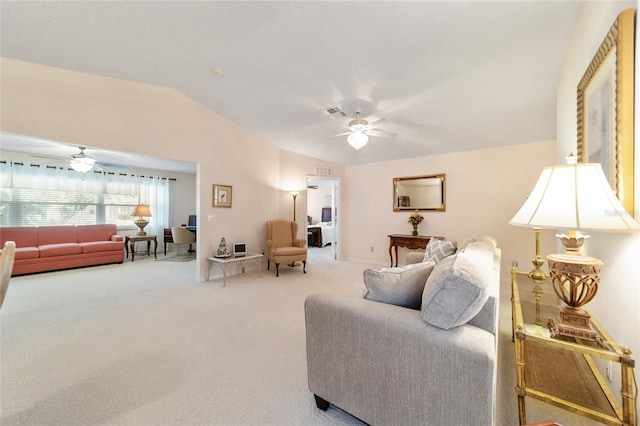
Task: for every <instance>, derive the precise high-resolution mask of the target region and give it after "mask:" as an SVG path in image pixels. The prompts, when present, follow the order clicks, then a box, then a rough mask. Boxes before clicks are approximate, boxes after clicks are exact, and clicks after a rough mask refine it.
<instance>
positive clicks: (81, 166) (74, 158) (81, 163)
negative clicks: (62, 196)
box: [31, 146, 126, 173]
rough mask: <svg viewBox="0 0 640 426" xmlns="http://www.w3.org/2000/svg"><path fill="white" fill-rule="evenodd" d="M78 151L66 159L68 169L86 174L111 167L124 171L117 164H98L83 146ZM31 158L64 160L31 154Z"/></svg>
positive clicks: (123, 167) (124, 167)
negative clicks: (86, 152) (85, 151)
mask: <svg viewBox="0 0 640 426" xmlns="http://www.w3.org/2000/svg"><path fill="white" fill-rule="evenodd" d="M78 149H79V150H80V152H79V153H77V154H72V155H71V156H70V157H69V158H68V159H66V162H67V163H68V164H69V167H71V168H72V169H73V170H75V171H77V172H80V173H87V172H89V171H91V170H97V171H101V170H102V169H101V167H111V168H117V169H126V166H120V165H117V164H105V163H98V162H97V161H96V160H95V159H94V158H93V157H91V156H89V155H87V154H85V153H84V150H85V149H87V148H85V147H84V146H79V147H78ZM31 156H32V157H40V158H51V159H56V160H65V159H64V158H62V157H51V156H46V155H35V154H32V155H31Z"/></svg>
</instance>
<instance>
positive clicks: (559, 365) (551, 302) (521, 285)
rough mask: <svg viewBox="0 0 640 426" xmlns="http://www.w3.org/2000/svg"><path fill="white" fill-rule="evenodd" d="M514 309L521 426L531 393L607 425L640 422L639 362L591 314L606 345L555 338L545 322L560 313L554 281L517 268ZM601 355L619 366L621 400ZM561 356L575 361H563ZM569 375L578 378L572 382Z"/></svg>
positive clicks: (633, 425)
mask: <svg viewBox="0 0 640 426" xmlns="http://www.w3.org/2000/svg"><path fill="white" fill-rule="evenodd" d="M511 307H512V321H513V323H512V326H513V340H514V347H515V361H516V393H517V398H518V415H519V421H520V424H521V425H524V424H526V423H527V418H526V406H525V397H532V398H535V399H538V400H540V401H543V402H546V403H549V404H552V405H555V406H557V407H560V408H563V409H565V410H568V411H571V412H574V413H576V414H579V415H581V416H584V417H587V418H590V419H593V420H596V421H599V422H601V423H604V424H607V425H629V426H638V418H637V408H636V398H637V385H636V383H635V376H634V368H635V360H634V359H633V358H632V357H631V351H630V350H629V349H628V348H624V347H622V346H620V345H619V344H618V343H617V342H616V341H615V340H614V339H613V337H612V336H611V335H610V334H609V333H608V332H607V331H606V330H605V329H604V327H603V326H602V325H601V324H600V323H599V322H598V321H597V319H596V318H594V316H593V315H591V327H592V328H593V329H594V331H595V332H596V333H597V334H598V336H599V337H600V338H601V339H602V341H603V342H604V348H602V347H600V346H598V345H597V344H596V342H592V341H586V340H581V339H579V338H572V337H564V336H563V337H560V338H553V337H551V333H550V331H549V329H548V327H547V321H548V320H549V318H550V317H557V316H558V315H559V311H560V306H559V305H558V299H557V296H556V294H555V292H554V290H553V288H552V287H551V283H550V282H549V281H548V280H547V281H544V282H540V281H533V280H531V279H530V278H529V277H528V276H527V273H526V272H518V271H516V268H515V267H514V268H512V270H511ZM554 356H556V358H554ZM598 359H600V360H603V361H604V362H615V363H619V364H620V373H621V389H620V400H621V402H622V404H620V403H619V402H618V399H617V398H616V395H615V394H614V393H613V392H612V391H611V388H610V387H609V384H608V383H607V379H606V378H605V377H603V375H602V373H600V370H599V369H598V367H597V365H596V364H597V362H599V361H597V360H598ZM563 360H564V361H566V360H571V362H565V363H564V364H563V362H562V361H563ZM554 370H555V371H554ZM554 377H560V380H557V379H554ZM571 378H579V380H575V381H569V380H571ZM585 395H586V396H587V397H585Z"/></svg>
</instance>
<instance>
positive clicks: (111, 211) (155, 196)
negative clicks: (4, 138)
mask: <svg viewBox="0 0 640 426" xmlns="http://www.w3.org/2000/svg"><path fill="white" fill-rule="evenodd" d="M0 202H1V206H0V225H2V226H27V225H41V226H44V225H58V224H86V223H106V222H109V223H116V224H118V225H120V226H123V227H129V226H132V225H133V220H134V218H133V217H131V216H130V215H131V212H133V209H134V208H135V206H136V205H137V204H138V203H145V204H148V205H149V207H150V209H151V214H152V215H153V216H152V217H151V218H149V222H150V223H149V225H148V228H147V230H148V232H149V233H155V234H158V235H160V234H159V232H161V231H162V229H163V228H164V227H166V226H167V223H168V221H169V179H167V178H164V177H152V176H138V175H131V174H119V173H107V172H88V173H78V172H76V171H74V170H69V169H67V168H61V167H46V166H42V165H40V166H37V165H29V164H25V165H22V164H21V163H5V164H0Z"/></svg>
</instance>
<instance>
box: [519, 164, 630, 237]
mask: <svg viewBox="0 0 640 426" xmlns="http://www.w3.org/2000/svg"><path fill="white" fill-rule="evenodd" d="M509 224H511V225H516V226H527V227H531V228H552V229H575V230H581V229H585V230H597V231H609V232H629V231H640V225H638V223H637V222H636V221H635V220H633V218H632V217H631V215H630V214H629V213H628V212H627V211H626V210H625V208H624V207H623V206H622V204H620V201H619V200H618V198H617V197H616V195H615V194H614V193H613V191H612V190H611V187H610V186H609V182H608V181H607V178H606V177H605V176H604V173H603V171H602V167H601V166H600V164H597V163H579V164H564V165H558V166H550V167H545V169H544V170H543V171H542V174H541V175H540V177H539V178H538V182H537V183H536V185H535V187H534V188H533V191H531V194H530V195H529V198H528V199H527V201H526V202H525V203H524V205H523V206H522V207H521V208H520V210H519V211H518V212H517V213H516V215H515V216H514V217H513V218H512V219H511V221H510V222H509Z"/></svg>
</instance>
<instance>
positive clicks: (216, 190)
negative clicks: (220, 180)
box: [213, 183, 233, 207]
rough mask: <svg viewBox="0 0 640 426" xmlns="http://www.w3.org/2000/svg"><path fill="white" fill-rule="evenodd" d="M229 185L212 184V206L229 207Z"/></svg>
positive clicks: (230, 194)
mask: <svg viewBox="0 0 640 426" xmlns="http://www.w3.org/2000/svg"><path fill="white" fill-rule="evenodd" d="M231 190H232V188H231V185H218V184H215V183H214V184H213V207H231V196H232V195H233V194H232V193H231Z"/></svg>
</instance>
